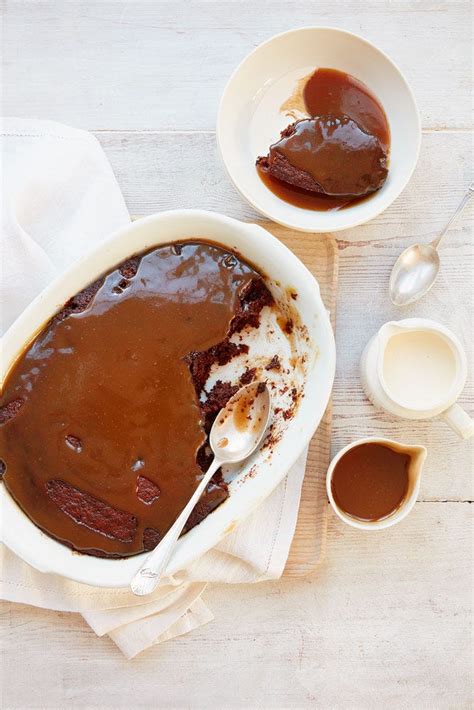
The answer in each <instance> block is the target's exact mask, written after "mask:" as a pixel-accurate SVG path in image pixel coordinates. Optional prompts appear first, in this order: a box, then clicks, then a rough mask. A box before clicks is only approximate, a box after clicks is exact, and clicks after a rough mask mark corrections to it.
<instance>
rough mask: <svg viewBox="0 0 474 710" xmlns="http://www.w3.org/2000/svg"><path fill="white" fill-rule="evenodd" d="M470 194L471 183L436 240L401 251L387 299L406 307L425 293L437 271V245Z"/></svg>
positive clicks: (473, 191)
mask: <svg viewBox="0 0 474 710" xmlns="http://www.w3.org/2000/svg"><path fill="white" fill-rule="evenodd" d="M473 195H474V183H471V184H470V185H469V188H468V190H467V192H466V194H465V195H464V197H463V199H462V200H461V203H460V205H459V207H458V208H457V210H456V212H455V213H454V214H453V216H452V217H451V219H450V220H449V222H448V224H447V225H446V227H445V228H444V229H443V231H442V232H441V234H440V235H439V237H437V238H436V239H435V240H434V241H432V242H431V243H430V244H413V246H411V247H408V248H407V249H405V251H402V253H401V254H400V256H399V257H398V259H397V260H396V262H395V265H394V267H393V269H392V273H391V276H390V284H389V292H390V298H391V300H392V303H394V304H395V305H396V306H408V304H409V303H415V301H418V299H420V298H421V297H422V296H424V295H425V293H428V291H429V290H430V288H431V287H432V285H433V284H434V282H435V281H436V277H437V276H438V272H439V254H438V247H439V244H440V242H441V240H442V238H443V237H444V235H445V234H446V232H447V231H448V229H450V228H451V227H452V225H453V224H454V222H455V221H456V220H457V218H458V217H459V215H460V214H461V212H462V211H463V209H464V208H465V206H466V205H467V203H468V202H469V200H470V199H471V197H472V196H473Z"/></svg>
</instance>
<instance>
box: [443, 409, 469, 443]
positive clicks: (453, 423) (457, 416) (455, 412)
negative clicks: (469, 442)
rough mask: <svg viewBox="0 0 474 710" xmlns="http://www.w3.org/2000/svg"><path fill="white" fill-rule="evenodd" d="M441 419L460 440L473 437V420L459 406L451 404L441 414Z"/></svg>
mask: <svg viewBox="0 0 474 710" xmlns="http://www.w3.org/2000/svg"><path fill="white" fill-rule="evenodd" d="M442 417H443V419H444V420H445V422H447V424H449V426H450V427H451V429H454V431H455V432H456V434H458V436H460V437H461V438H462V439H470V438H471V436H474V420H473V419H471V417H470V416H469V414H468V413H467V412H465V411H464V409H463V408H462V407H460V406H459V404H453V406H452V407H450V408H449V409H447V410H446V411H445V412H443V414H442Z"/></svg>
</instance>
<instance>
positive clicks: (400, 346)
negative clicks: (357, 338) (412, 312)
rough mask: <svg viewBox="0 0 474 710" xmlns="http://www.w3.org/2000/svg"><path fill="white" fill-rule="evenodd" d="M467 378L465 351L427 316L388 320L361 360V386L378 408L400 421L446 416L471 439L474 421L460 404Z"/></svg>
mask: <svg viewBox="0 0 474 710" xmlns="http://www.w3.org/2000/svg"><path fill="white" fill-rule="evenodd" d="M466 376H467V361H466V355H465V352H464V349H463V347H462V345H461V343H460V342H459V340H458V339H457V338H456V336H455V335H454V334H453V333H452V332H451V331H450V330H448V328H446V327H445V326H443V325H441V324H440V323H437V322H436V321H433V320H428V319H426V318H407V319H405V320H401V321H390V322H389V323H385V325H383V326H382V327H381V328H380V330H379V331H378V333H376V335H374V337H373V338H372V339H371V340H370V341H369V343H368V344H367V346H366V348H365V350H364V352H363V354H362V359H361V378H362V385H363V387H364V390H365V392H366V394H367V397H368V398H369V399H370V400H371V401H372V402H373V404H374V405H375V406H376V407H377V408H379V409H384V410H385V411H387V412H389V413H390V414H393V415H395V416H397V417H401V418H402V419H432V418H433V417H437V416H442V418H443V419H444V420H445V421H446V422H447V423H448V424H449V425H450V426H451V427H452V429H454V431H455V432H456V433H457V434H459V436H461V437H463V438H465V439H468V438H469V437H471V436H473V435H474V421H473V420H472V419H471V417H470V416H469V415H468V414H467V413H466V412H465V411H464V410H463V409H462V408H461V407H460V406H459V405H458V404H456V400H457V399H458V397H459V395H460V394H461V392H462V389H463V387H464V385H465V382H466Z"/></svg>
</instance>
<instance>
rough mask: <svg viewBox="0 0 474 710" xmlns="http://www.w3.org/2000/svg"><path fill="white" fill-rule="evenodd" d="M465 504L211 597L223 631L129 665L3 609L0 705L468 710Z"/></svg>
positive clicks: (336, 544)
mask: <svg viewBox="0 0 474 710" xmlns="http://www.w3.org/2000/svg"><path fill="white" fill-rule="evenodd" d="M471 521H472V513H471V506H469V505H468V504H462V503H457V504H455V503H420V504H418V505H417V506H416V508H415V510H414V511H413V513H412V514H411V515H410V516H409V517H408V518H407V519H406V521H404V523H403V524H402V525H398V526H395V527H394V528H391V529H390V530H387V531H382V532H380V533H378V534H375V535H372V534H360V533H358V532H357V531H356V530H353V529H352V528H349V527H347V526H345V525H344V524H343V523H341V522H340V521H339V520H338V519H337V518H335V516H334V515H333V514H332V513H330V516H329V532H328V549H327V555H326V558H325V562H324V564H323V565H322V566H321V567H319V568H318V572H317V574H316V575H314V576H310V577H307V578H304V579H302V580H299V581H293V580H288V581H284V580H280V581H278V582H271V583H265V584H261V585H248V586H239V587H234V588H229V587H228V586H219V587H214V588H212V589H210V590H208V591H207V592H206V601H208V602H209V604H210V606H211V607H212V608H213V609H214V611H215V613H216V618H215V620H214V621H213V622H212V623H211V624H208V625H207V626H204V627H202V628H201V629H198V630H197V631H195V632H193V633H192V634H190V635H188V636H183V637H181V638H178V639H174V640H173V641H170V642H167V643H165V644H163V645H162V646H158V647H155V648H152V649H150V650H149V651H147V652H146V653H144V654H142V655H141V656H139V657H137V658H136V659H134V660H133V661H131V662H128V661H125V659H124V658H123V657H122V655H121V654H120V652H119V651H118V649H117V648H116V647H115V646H114V644H113V643H112V642H111V641H110V640H109V639H107V638H102V639H97V638H96V637H95V636H94V634H93V633H92V632H91V631H90V630H89V629H88V627H87V625H86V624H85V622H84V621H83V620H82V619H81V618H80V617H79V616H77V615H72V614H61V613H53V612H47V611H44V610H41V609H33V608H30V607H24V606H20V605H13V604H3V607H2V616H1V617H0V619H1V621H2V627H3V643H4V647H3V648H4V650H3V656H2V662H1V672H2V680H3V686H2V687H3V690H2V702H3V705H2V707H3V708H4V709H5V710H10V709H11V710H13V708H18V709H20V710H26V708H41V709H45V710H53V709H56V708H57V709H58V710H64V709H65V708H101V709H102V708H104V709H105V708H107V709H108V708H113V709H114V710H115V709H117V708H130V707H132V708H179V709H181V708H199V709H200V710H201V709H202V710H205V709H209V710H215V709H216V708H226V709H228V708H229V709H230V708H236V709H239V710H253V709H254V708H275V709H276V708H278V709H280V708H297V709H298V710H299V709H300V708H301V709H302V708H321V709H322V710H326V709H327V708H330V709H331V710H349V709H350V710H353V709H354V710H359V709H360V710H379V708H380V707H381V706H383V707H385V708H394V709H395V708H396V709H397V710H398V709H399V708H403V710H425V709H426V710H428V709H430V710H432V709H435V710H444V709H446V710H448V709H449V710H452V709H454V708H456V710H469V709H470V708H471V707H472V705H471V679H472V676H471V667H470V654H469V653H468V649H469V644H470V609H471V580H470V577H469V575H468V574H467V573H460V572H461V570H464V571H465V572H467V570H466V562H467V557H466V555H467V551H468V550H469V548H470V545H471V532H472V525H471Z"/></svg>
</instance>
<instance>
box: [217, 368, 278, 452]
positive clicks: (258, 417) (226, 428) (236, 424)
mask: <svg viewBox="0 0 474 710" xmlns="http://www.w3.org/2000/svg"><path fill="white" fill-rule="evenodd" d="M269 418H270V392H269V390H268V387H267V386H266V385H265V384H264V383H263V382H253V383H252V384H250V385H245V387H241V388H240V389H239V391H238V392H237V393H236V394H234V396H233V397H231V398H230V399H229V401H228V402H227V404H226V406H225V407H224V409H222V410H221V411H220V412H219V415H218V417H217V419H216V420H215V422H214V424H213V426H212V429H211V434H210V436H209V444H210V446H211V449H212V451H213V453H214V455H215V456H216V457H218V458H219V459H220V460H221V461H222V462H225V463H236V462H237V461H242V460H243V459H246V458H247V457H248V456H250V454H251V453H252V451H254V450H255V449H256V448H257V446H258V444H259V443H260V442H261V440H262V437H263V435H264V433H265V430H266V428H267V425H268V420H269Z"/></svg>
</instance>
